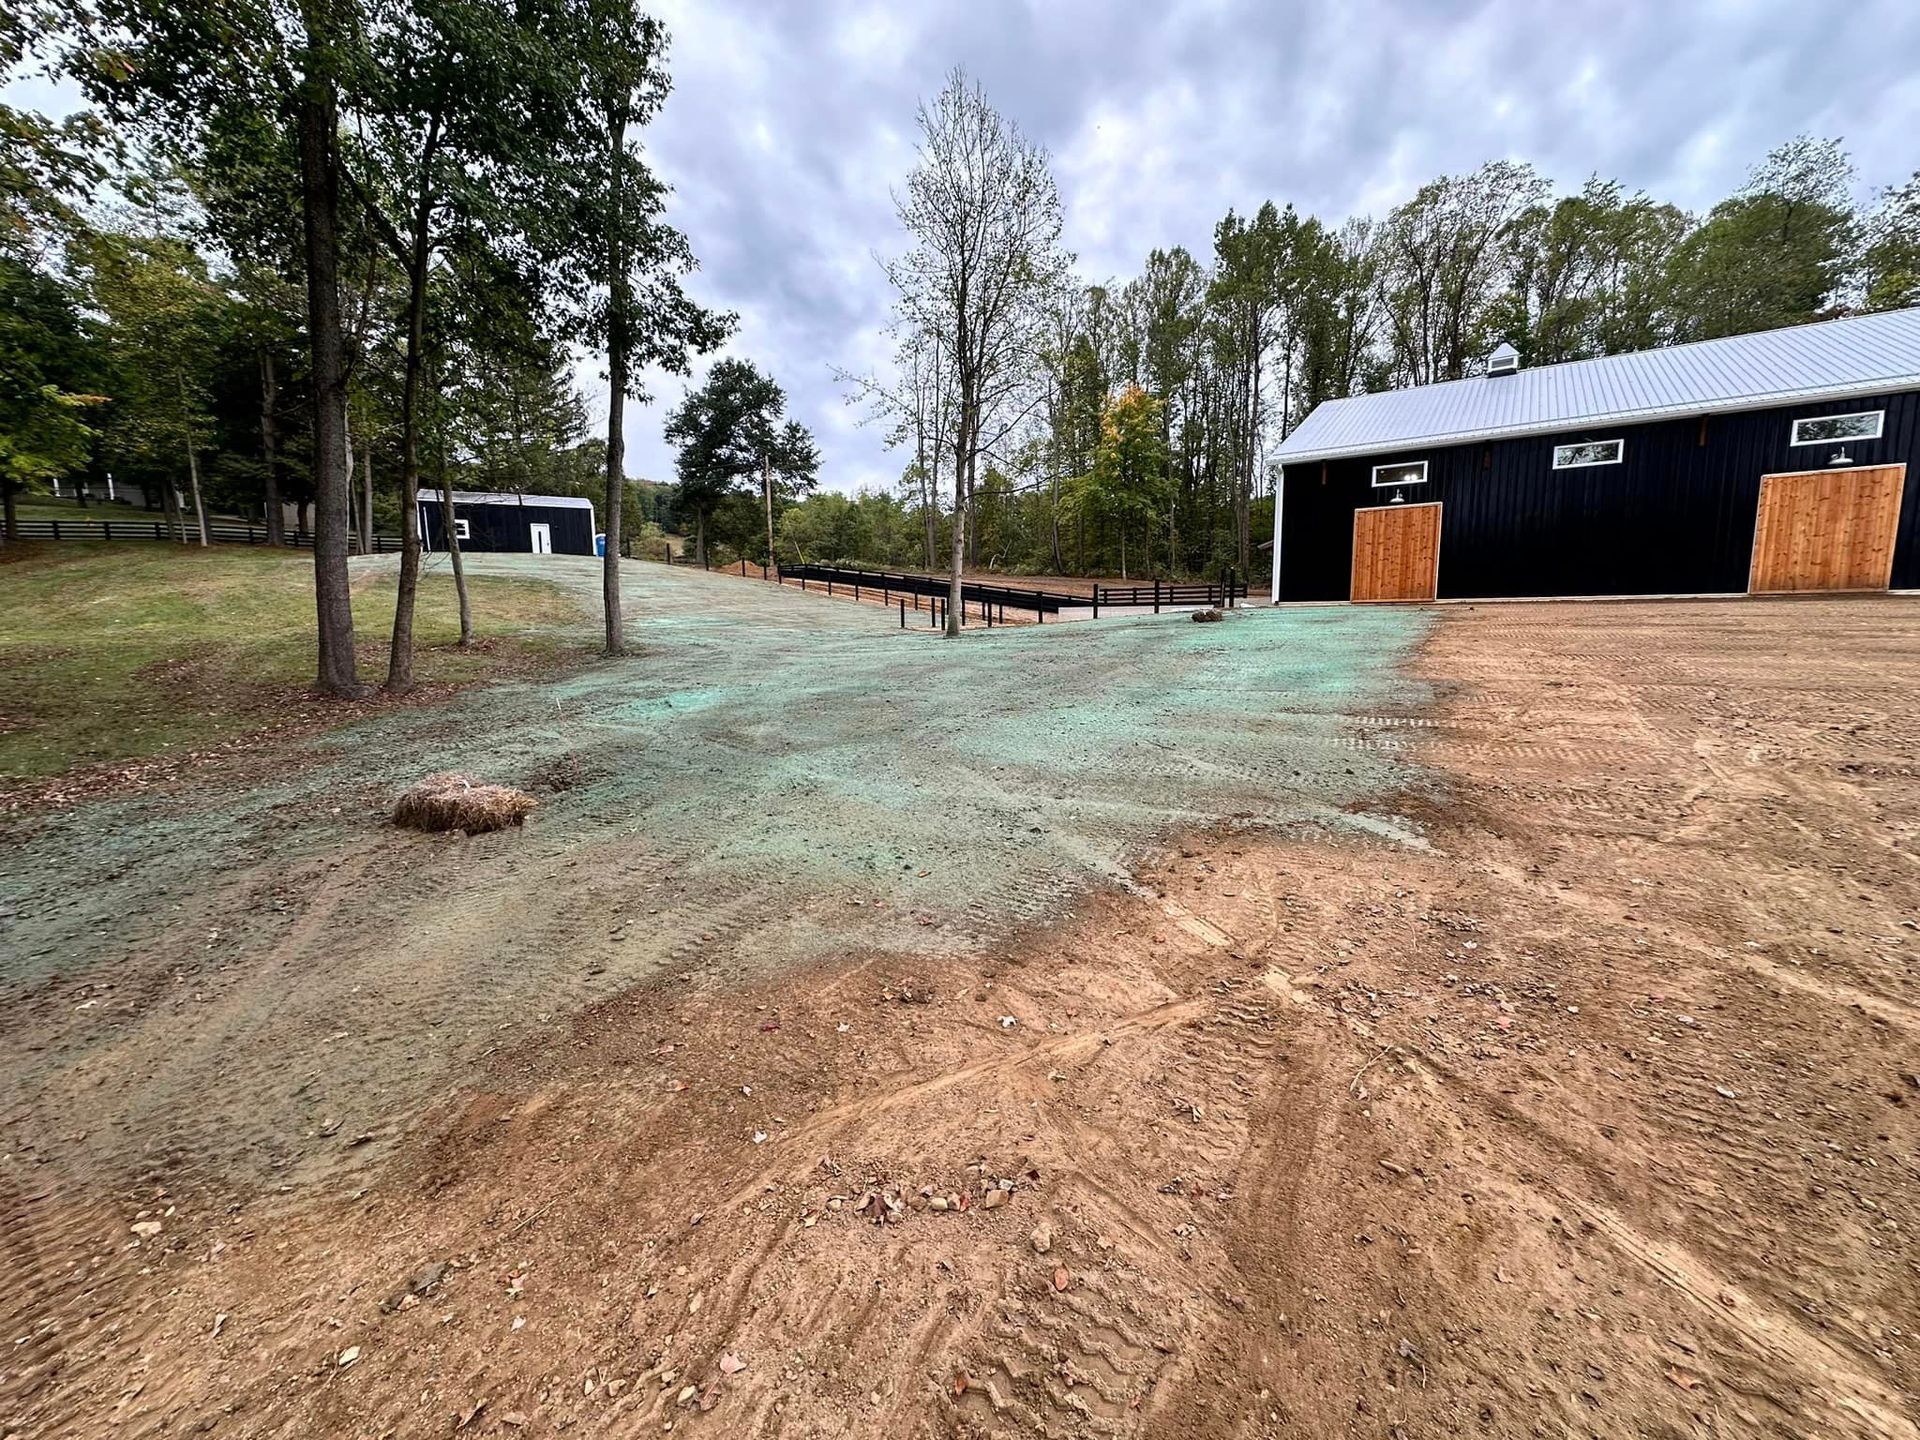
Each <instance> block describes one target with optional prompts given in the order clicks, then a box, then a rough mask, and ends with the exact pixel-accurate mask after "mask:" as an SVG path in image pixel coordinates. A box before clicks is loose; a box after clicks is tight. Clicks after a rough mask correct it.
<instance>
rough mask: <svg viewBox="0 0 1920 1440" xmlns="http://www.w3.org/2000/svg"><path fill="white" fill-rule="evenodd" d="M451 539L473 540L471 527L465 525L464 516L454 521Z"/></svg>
mask: <svg viewBox="0 0 1920 1440" xmlns="http://www.w3.org/2000/svg"><path fill="white" fill-rule="evenodd" d="M453 538H454V539H456V540H471V539H472V538H473V527H472V526H470V525H468V524H467V521H466V517H465V516H460V517H458V518H456V519H455V520H454V522H453Z"/></svg>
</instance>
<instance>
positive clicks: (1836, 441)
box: [1787, 410, 1887, 446]
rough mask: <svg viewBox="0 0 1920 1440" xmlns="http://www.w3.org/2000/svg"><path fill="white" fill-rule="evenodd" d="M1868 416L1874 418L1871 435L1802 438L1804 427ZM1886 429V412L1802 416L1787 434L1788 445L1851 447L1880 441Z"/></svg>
mask: <svg viewBox="0 0 1920 1440" xmlns="http://www.w3.org/2000/svg"><path fill="white" fill-rule="evenodd" d="M1868 415H1871V416H1872V417H1873V433H1872V434H1871V435H1836V436H1834V437H1833V438H1832V439H1829V440H1802V439H1801V438H1800V427H1801V426H1802V425H1811V424H1814V423H1816V422H1818V421H1821V420H1858V419H1861V418H1862V417H1864V416H1868ZM1886 428H1887V412H1886V411H1884V410H1849V411H1848V412H1847V413H1846V414H1844V415H1802V416H1801V417H1800V418H1799V419H1797V420H1795V421H1794V422H1793V428H1792V429H1791V430H1790V431H1788V432H1787V444H1788V445H1790V446H1791V445H1850V444H1852V443H1853V442H1854V441H1855V440H1878V439H1879V438H1880V437H1881V435H1882V434H1884V433H1885V432H1886Z"/></svg>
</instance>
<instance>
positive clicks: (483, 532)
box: [422, 496, 593, 555]
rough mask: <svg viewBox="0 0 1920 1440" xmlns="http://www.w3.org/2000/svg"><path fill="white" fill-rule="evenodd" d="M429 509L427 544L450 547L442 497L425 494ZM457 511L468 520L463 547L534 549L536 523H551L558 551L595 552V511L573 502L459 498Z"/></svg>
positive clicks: (477, 550) (478, 550) (433, 547)
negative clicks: (525, 502) (475, 501)
mask: <svg viewBox="0 0 1920 1440" xmlns="http://www.w3.org/2000/svg"><path fill="white" fill-rule="evenodd" d="M422 498H423V499H424V501H425V504H424V506H423V508H424V509H425V511H426V544H427V548H428V549H429V550H444V549H446V548H447V544H446V538H445V533H444V530H443V528H442V526H441V523H440V510H441V505H440V500H439V498H438V497H436V496H425V497H422ZM453 513H454V515H455V516H456V517H457V518H459V519H461V520H465V521H466V522H467V531H468V536H467V538H466V539H465V540H462V541H461V542H460V548H461V549H462V550H463V551H471V552H474V553H481V552H485V551H506V552H509V553H516V554H526V553H528V552H530V551H531V550H532V549H533V530H532V528H531V527H532V526H534V525H536V524H541V525H548V526H551V527H552V532H553V553H554V554H556V555H591V554H592V553H593V512H592V511H591V510H586V509H581V508H578V507H575V506H570V505H521V504H517V503H515V502H513V501H510V500H508V501H491V502H488V503H486V504H468V503H466V502H463V501H456V502H455V503H454V507H453Z"/></svg>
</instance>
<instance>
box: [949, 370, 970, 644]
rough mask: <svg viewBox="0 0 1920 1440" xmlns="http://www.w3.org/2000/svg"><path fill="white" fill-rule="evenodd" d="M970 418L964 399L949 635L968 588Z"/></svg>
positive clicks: (956, 464)
mask: <svg viewBox="0 0 1920 1440" xmlns="http://www.w3.org/2000/svg"><path fill="white" fill-rule="evenodd" d="M967 435H968V420H967V407H966V404H965V402H964V401H963V402H962V403H961V407H960V421H959V427H958V429H957V430H956V432H955V434H954V442H953V572H952V574H951V575H950V576H949V577H948V580H947V638H948V639H952V638H954V637H955V636H957V635H958V634H959V633H960V617H961V615H962V614H963V613H964V611H965V607H966V591H965V590H964V589H963V588H962V579H961V576H962V574H963V572H964V571H965V569H966V558H967V496H968V494H969V493H970V492H971V490H972V488H973V486H972V484H971V483H970V482H971V479H972V470H973V463H972V462H973V457H972V456H971V455H969V454H967V449H968V446H967Z"/></svg>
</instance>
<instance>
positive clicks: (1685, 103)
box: [12, 0, 1920, 490]
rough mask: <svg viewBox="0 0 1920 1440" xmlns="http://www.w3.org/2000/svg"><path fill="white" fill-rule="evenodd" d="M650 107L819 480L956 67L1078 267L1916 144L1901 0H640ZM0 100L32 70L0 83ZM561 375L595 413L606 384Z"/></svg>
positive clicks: (1708, 197)
mask: <svg viewBox="0 0 1920 1440" xmlns="http://www.w3.org/2000/svg"><path fill="white" fill-rule="evenodd" d="M655 8H656V12H657V13H660V14H662V15H663V17H664V18H665V19H666V20H667V22H668V25H669V28H670V29H671V32H672V35H673V45H672V53H671V67H672V73H673V79H674V90H673V95H672V98H671V99H670V100H669V101H668V102H667V107H666V111H665V113H664V114H663V116H662V117H661V118H660V119H659V121H657V122H656V124H655V125H654V126H653V127H652V129H651V132H650V135H649V142H648V143H649V147H650V150H651V153H652V158H653V161H654V163H655V165H656V166H657V168H658V169H659V170H660V171H661V173H662V174H663V175H664V177H665V178H666V179H667V180H668V181H669V182H670V183H671V184H672V185H673V187H674V191H675V194H674V197H673V200H672V203H671V207H670V211H669V214H670V216H671V218H672V219H673V221H674V222H675V223H676V224H678V225H679V226H680V228H681V229H683V230H684V231H685V232H686V233H687V234H688V236H689V237H690V238H691V240H692V242H693V248H694V252H695V253H696V254H697V255H698V256H699V258H700V261H701V267H702V268H701V271H700V273H699V274H698V275H696V276H695V277H694V279H693V281H692V288H693V290H694V293H695V294H696V295H697V296H698V297H699V298H701V299H702V300H704V301H706V302H708V303H710V304H712V305H715V306H717V307H721V308H727V309H733V310H737V311H738V312H739V313H740V317H741V323H740V328H739V331H738V334H737V336H736V338H735V339H734V340H733V341H732V342H731V344H730V345H729V347H728V349H729V352H730V353H733V354H737V355H741V356H744V357H746V358H749V359H752V360H754V361H756V362H757V363H759V364H760V365H761V366H762V367H763V368H766V369H768V370H770V371H771V372H772V373H773V375H774V376H775V378H776V379H778V380H779V381H780V383H781V384H782V385H783V386H785V387H786V390H787V393H788V395H789V397H790V399H791V402H792V409H793V411H794V413H795V414H796V415H797V416H798V417H799V418H800V419H801V420H803V421H804V422H805V423H806V424H807V425H808V426H809V427H811V428H812V429H813V431H814V433H815V434H816V435H817V436H818V437H819V439H820V442H821V449H822V452H823V456H824V461H825V463H824V466H823V470H822V477H821V478H822V480H823V482H824V483H825V484H827V485H829V486H832V487H833V488H836V489H842V490H851V489H854V488H856V487H857V486H860V485H876V484H888V483H891V482H892V481H893V480H894V479H895V478H896V477H897V476H898V474H899V472H900V468H901V463H902V460H903V457H901V456H899V455H897V454H889V453H888V452H887V451H886V450H885V449H884V447H883V445H882V444H881V439H880V435H879V433H878V432H877V431H876V430H874V429H863V428H861V427H860V426H859V425H858V423H857V421H858V412H857V411H855V410H852V409H849V407H848V406H847V405H846V404H845V403H844V396H843V393H842V389H841V387H840V385H839V384H838V383H837V382H836V381H835V379H834V369H835V367H836V366H838V367H841V368H843V369H847V370H852V371H870V370H872V369H874V368H875V367H876V366H878V365H880V364H881V363H882V362H883V361H884V360H885V358H886V355H887V351H888V347H887V344H886V342H885V340H884V338H883V336H882V334H881V328H882V326H883V325H884V323H885V320H886V313H887V302H888V291H887V287H886V284H885V281H884V279H883V278H882V276H881V273H880V269H879V265H878V263H877V262H876V260H875V258H874V257H875V255H876V253H882V254H890V253H894V252H897V251H898V250H900V249H901V248H903V245H904V240H903V236H902V234H901V232H900V229H899V225H898V222H897V221H896V219H895V217H894V212H893V200H892V192H893V191H894V190H896V189H897V188H899V186H900V184H901V182H902V180H903V178H904V177H905V175H906V173H907V171H908V170H909V169H910V168H911V166H912V164H913V151H914V141H915V132H914V107H915V105H916V103H917V102H918V101H919V100H920V99H921V97H923V96H928V95H931V94H932V93H934V92H935V91H936V90H938V88H939V86H940V84H941V81H942V79H943V77H944V75H945V73H946V72H947V71H948V70H949V69H950V68H951V67H953V66H955V65H960V66H964V67H965V68H966V70H967V71H968V72H969V73H970V74H971V75H973V76H974V77H975V78H976V79H978V80H979V81H981V82H982V84H984V86H985V87H986V90H987V93H988V96H989V97H990V98H991V99H992V101H993V102H994V103H995V104H996V105H997V106H998V107H999V108H1000V109H1001V111H1002V112H1003V113H1005V114H1006V115H1007V116H1009V117H1010V118H1012V119H1013V120H1014V121H1015V122H1016V123H1017V124H1019V125H1020V126H1021V128H1022V129H1024V130H1025V131H1026V132H1027V134H1028V135H1029V136H1031V137H1032V138H1034V139H1037V140H1038V141H1040V142H1041V143H1042V144H1044V145H1045V146H1046V147H1047V148H1048V149H1049V150H1050V151H1051V152H1052V154H1053V161H1054V164H1053V169H1054V175H1055V177H1056V179H1057V180H1058V182H1059V185H1060V191H1061V196H1062V198H1063V200H1064V202H1065V207H1066V240H1067V244H1068V247H1069V248H1070V249H1072V250H1073V251H1074V252H1075V253H1076V254H1077V255H1078V256H1079V268H1080V272H1081V274H1082V275H1083V276H1084V278H1085V279H1087V280H1088V281H1089V282H1094V281H1107V280H1123V279H1125V278H1126V277H1127V276H1129V275H1130V274H1132V273H1133V271H1134V270H1135V269H1136V268H1137V267H1138V266H1139V264H1140V261H1141V259H1142V258H1143V257H1144V256H1145V254H1146V252H1147V251H1148V250H1149V249H1150V248H1152V247H1153V246H1156V245H1159V246H1166V245H1174V244H1182V245H1185V246H1187V247H1188V248H1189V249H1190V250H1192V251H1193V252H1194V253H1195V255H1196V256H1199V257H1200V258H1202V259H1204V258H1205V256H1206V254H1207V251H1208V249H1209V246H1210V243H1211V235H1212V230H1213V225H1214V222H1215V221H1216V220H1217V219H1219V218H1220V216H1221V215H1223V214H1224V213H1225V212H1226V211H1227V209H1228V208H1229V207H1234V208H1237V209H1239V210H1241V211H1242V212H1245V211H1248V210H1251V209H1253V208H1255V207H1257V206H1258V205H1259V204H1260V202H1261V201H1263V200H1268V199H1271V200H1274V201H1276V202H1278V203H1281V204H1285V203H1287V202H1289V201H1290V202H1292V203H1293V204H1294V205H1295V206H1296V207H1298V208H1299V209H1300V210H1301V211H1303V212H1310V213H1313V214H1317V215H1319V216H1321V217H1322V218H1323V219H1325V220H1327V221H1329V222H1333V223H1338V222H1339V221H1340V220H1342V219H1344V218H1345V217H1347V216H1348V215H1352V214H1359V213H1371V214H1379V213H1381V212H1383V211H1384V210H1386V209H1387V208H1388V207H1390V206H1392V205H1393V204H1395V203H1397V202H1398V201H1400V200H1403V199H1405V198H1406V197H1407V196H1408V195H1409V194H1411V193H1412V191H1413V190H1414V189H1415V188H1416V187H1417V186H1418V185H1420V184H1421V183H1422V182H1424V181H1426V180H1428V179H1430V178H1432V177H1433V176H1435V175H1437V174H1441V173H1443V172H1458V171H1462V170H1470V169H1472V168H1474V167H1476V166H1478V165H1479V164H1481V163H1482V162H1483V161H1486V160H1489V159H1494V158H1512V159H1519V160H1529V161H1532V162H1533V163H1534V164H1535V165H1536V166H1538V167H1539V168H1540V169H1541V170H1542V171H1544V172H1545V173H1546V174H1548V175H1549V176H1551V177H1552V178H1553V179H1554V180H1555V181H1557V182H1558V183H1559V184H1561V185H1562V186H1577V185H1578V184H1579V182H1580V181H1581V180H1582V179H1584V178H1585V177H1586V176H1587V175H1588V174H1591V173H1594V172H1598V173H1600V174H1602V175H1605V176H1610V177H1616V178H1618V179H1620V180H1622V181H1623V182H1625V183H1626V184H1627V185H1628V186H1629V187H1639V188H1644V189H1646V190H1647V191H1649V192H1650V193H1651V194H1653V195H1654V196H1655V197H1656V198H1659V199H1662V200H1671V201H1673V202H1675V203H1677V204H1680V205H1683V206H1686V207H1689V208H1704V207H1705V206H1707V205H1710V204H1711V203H1712V202H1713V201H1715V200H1717V199H1719V198H1721V197H1722V196H1724V195H1725V194H1726V193H1728V192H1729V191H1730V190H1732V189H1733V188H1734V187H1735V186H1737V185H1738V184H1739V183H1740V181H1741V180H1742V178H1743V177H1744V176H1745V174H1746V172H1747V170H1748V168H1749V167H1750V166H1751V165H1752V164H1754V163H1755V162H1756V161H1757V160H1759V159H1760V158H1761V157H1762V156H1763V155H1764V154H1765V153H1766V151H1767V150H1768V149H1770V148H1771V147H1773V146H1774V145H1777V144H1779V143H1780V142H1781V141H1783V140H1786V139H1789V138H1791V137H1792V136H1794V135H1796V134H1799V133H1801V132H1808V133H1811V134H1815V135H1822V136H1834V137H1838V138H1840V139H1842V140H1844V141H1845V143H1846V144H1847V146H1848V148H1849V149H1850V150H1851V152H1852V154H1853V157H1854V160H1855V162H1856V164H1857V165H1858V167H1859V171H1860V177H1859V178H1860V190H1861V195H1862V198H1866V196H1867V195H1868V194H1869V193H1870V192H1871V191H1872V190H1873V189H1874V188H1877V187H1879V186H1882V185H1886V184H1889V183H1894V182H1897V181H1899V180H1902V179H1904V178H1906V176H1908V175H1909V174H1911V173H1913V171H1914V169H1915V168H1916V166H1920V144H1917V143H1916V141H1915V136H1916V135H1920V64H1916V63H1915V62H1916V60H1920V3H1916V0H1859V3H1838V0H1718V3H1705V0H1454V3H1446V0H1319V3H1316V4H1313V5H1299V4H1280V3H1272V0H1269V3H1260V0H1101V3H1099V4H1081V3H1077V0H1076V3H1067V0H1045V3H1036V4H1030V5H1029V4H1019V3H1014V0H940V3H932V0H890V3H862V0H665V3H661V4H658V5H657V6H656V7H655ZM12 88H13V91H14V96H13V98H15V99H16V100H17V101H20V102H24V103H34V102H35V101H37V100H41V98H42V96H41V95H40V94H35V93H34V91H35V90H40V89H41V87H38V86H34V87H31V88H29V87H12ZM597 373H598V372H597V370H596V369H595V368H594V367H585V368H583V369H582V371H581V374H580V379H581V382H582V385H583V388H584V389H585V390H586V391H587V393H588V394H589V397H590V398H589V410H590V412H591V414H592V416H593V420H594V423H595V425H596V427H597V426H599V425H601V424H604V421H605V417H606V400H605V395H604V391H603V390H602V389H601V388H600V385H599V384H598V381H597ZM653 389H654V394H655V400H654V403H652V404H650V405H639V404H635V405H633V406H631V407H630V409H629V414H628V437H629V439H628V446H629V448H628V468H629V471H630V472H631V473H633V474H635V475H641V476H646V477H648V478H653V479H662V480H665V479H671V478H672V474H673V458H672V453H671V451H670V450H669V449H668V448H667V446H666V445H665V443H664V441H663V440H662V438H661V433H660V432H661V426H662V423H663V417H664V414H665V411H666V409H667V408H668V407H669V406H670V405H671V404H673V403H674V402H675V401H677V400H678V399H679V397H680V395H681V394H682V392H683V390H684V382H683V381H681V380H678V379H676V378H673V377H659V378H658V379H657V380H656V381H655V383H654V385H653Z"/></svg>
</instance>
